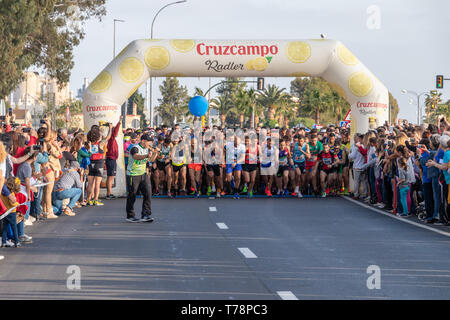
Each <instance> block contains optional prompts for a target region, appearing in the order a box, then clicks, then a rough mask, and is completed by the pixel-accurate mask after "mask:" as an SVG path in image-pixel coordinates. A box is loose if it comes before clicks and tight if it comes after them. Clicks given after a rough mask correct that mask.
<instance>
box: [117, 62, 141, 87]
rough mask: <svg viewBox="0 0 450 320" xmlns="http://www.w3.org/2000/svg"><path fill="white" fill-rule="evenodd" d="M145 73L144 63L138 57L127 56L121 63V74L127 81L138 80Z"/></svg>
mask: <svg viewBox="0 0 450 320" xmlns="http://www.w3.org/2000/svg"><path fill="white" fill-rule="evenodd" d="M143 74H144V64H143V63H142V62H141V61H140V60H139V59H137V58H134V57H131V58H126V59H125V60H123V61H122V62H121V63H120V65H119V76H120V78H121V79H122V80H123V81H125V82H136V81H138V80H139V79H140V78H141V77H142V75H143Z"/></svg>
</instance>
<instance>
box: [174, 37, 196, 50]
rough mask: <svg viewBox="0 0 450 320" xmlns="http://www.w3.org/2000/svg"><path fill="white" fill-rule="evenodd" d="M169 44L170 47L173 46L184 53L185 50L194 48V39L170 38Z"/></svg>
mask: <svg viewBox="0 0 450 320" xmlns="http://www.w3.org/2000/svg"><path fill="white" fill-rule="evenodd" d="M170 45H171V46H172V48H174V49H175V50H177V51H178V52H183V53H185V52H189V51H191V50H192V49H193V48H194V46H195V41H194V40H187V39H183V40H170Z"/></svg>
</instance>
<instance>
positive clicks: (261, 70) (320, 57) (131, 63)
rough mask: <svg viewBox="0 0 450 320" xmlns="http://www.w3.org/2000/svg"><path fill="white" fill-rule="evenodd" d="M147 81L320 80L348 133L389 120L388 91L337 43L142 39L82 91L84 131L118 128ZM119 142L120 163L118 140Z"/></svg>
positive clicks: (121, 187) (121, 189) (120, 164)
mask: <svg viewBox="0 0 450 320" xmlns="http://www.w3.org/2000/svg"><path fill="white" fill-rule="evenodd" d="M150 76H152V77H171V76H172V77H304V76H319V77H322V78H323V79H325V80H326V81H328V82H329V83H330V85H331V86H332V87H333V88H334V89H335V90H336V91H337V92H339V93H340V94H341V95H342V96H343V97H344V98H345V99H346V100H347V101H348V102H349V103H350V105H351V111H352V113H351V117H352V126H351V127H352V132H359V133H364V132H366V131H367V130H368V129H369V128H371V127H376V126H380V125H383V124H384V123H385V121H387V120H388V104H389V96H388V90H387V89H386V87H385V86H384V85H383V84H382V83H381V82H380V81H379V80H378V78H377V77H375V75H374V74H373V73H372V72H370V71H369V70H368V69H367V68H366V67H365V66H364V65H363V64H362V63H361V62H360V61H359V60H358V59H357V58H356V57H355V56H354V55H353V54H352V53H351V52H350V51H349V50H348V49H347V48H346V47H345V46H344V45H343V44H342V43H341V42H339V41H336V40H328V39H317V40H149V39H142V40H135V41H133V42H131V43H130V44H128V45H127V46H126V47H125V48H124V49H123V50H122V51H121V52H120V53H119V54H118V55H117V57H116V58H115V59H114V60H113V61H111V63H110V64H109V65H108V66H107V67H106V68H105V69H104V70H103V71H102V72H101V73H100V74H99V75H98V76H97V77H96V78H95V79H94V81H92V83H91V84H90V86H89V87H88V89H87V90H86V92H85V94H84V96H83V112H84V126H85V130H88V129H89V128H90V127H91V125H93V124H98V122H99V121H101V120H102V121H108V122H112V123H114V124H116V123H117V122H118V120H119V117H120V113H121V105H122V104H123V103H124V102H125V101H126V99H128V97H130V96H131V95H132V94H133V93H134V92H135V91H136V90H137V89H138V88H139V87H140V86H141V85H142V84H143V82H144V81H146V80H147V79H148V78H149V77H150ZM117 139H118V140H117V141H118V144H119V150H120V152H119V153H120V155H119V156H120V158H119V159H123V150H122V149H123V144H122V140H121V139H122V137H121V136H119V137H118V138H117ZM118 167H119V169H118V175H117V178H116V179H117V181H116V189H117V188H118V190H115V191H117V193H122V194H123V193H124V192H125V187H124V185H125V183H124V182H125V177H124V174H123V170H124V164H123V161H119V162H118ZM121 172H122V174H121ZM122 176H123V177H122Z"/></svg>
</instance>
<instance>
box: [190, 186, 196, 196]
mask: <svg viewBox="0 0 450 320" xmlns="http://www.w3.org/2000/svg"><path fill="white" fill-rule="evenodd" d="M196 194H197V192H195V189H194V188H193V187H191V193H189V195H190V196H194V195H196Z"/></svg>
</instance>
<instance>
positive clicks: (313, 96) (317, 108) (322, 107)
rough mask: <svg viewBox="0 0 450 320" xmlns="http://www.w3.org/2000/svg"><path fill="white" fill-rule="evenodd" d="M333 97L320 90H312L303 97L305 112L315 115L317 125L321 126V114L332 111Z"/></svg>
mask: <svg viewBox="0 0 450 320" xmlns="http://www.w3.org/2000/svg"><path fill="white" fill-rule="evenodd" d="M331 101H332V96H331V95H330V94H328V93H323V91H322V90H320V89H318V88H312V90H308V91H306V92H305V93H304V95H303V104H304V110H305V111H306V112H308V113H309V114H310V115H314V120H315V122H316V124H320V114H321V113H326V112H327V111H329V110H330V104H331Z"/></svg>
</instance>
